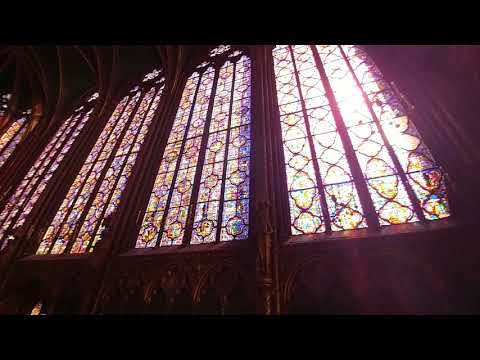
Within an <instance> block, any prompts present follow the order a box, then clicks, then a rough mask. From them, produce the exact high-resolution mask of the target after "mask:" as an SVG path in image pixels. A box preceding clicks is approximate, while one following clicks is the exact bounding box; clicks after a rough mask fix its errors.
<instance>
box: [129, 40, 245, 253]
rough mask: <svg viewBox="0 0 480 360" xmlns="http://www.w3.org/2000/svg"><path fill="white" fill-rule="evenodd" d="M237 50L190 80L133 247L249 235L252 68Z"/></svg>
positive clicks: (206, 240) (224, 239)
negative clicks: (187, 231) (186, 239)
mask: <svg viewBox="0 0 480 360" xmlns="http://www.w3.org/2000/svg"><path fill="white" fill-rule="evenodd" d="M228 50H229V47H228V48H223V47H219V48H218V51H217V53H215V54H214V55H218V54H220V53H223V52H225V51H228ZM233 54H235V55H234V56H231V55H233ZM241 55H242V53H241V52H238V51H235V52H232V54H230V55H229V58H231V59H232V60H229V61H226V62H224V63H223V64H221V66H220V67H219V68H218V69H216V70H215V69H214V68H212V67H209V68H206V69H205V71H204V72H203V73H201V74H198V73H193V74H192V75H191V76H190V77H189V79H188V80H187V83H186V85H185V89H184V92H183V95H182V99H181V101H180V105H179V108H178V111H177V115H176V117H175V120H174V123H173V126H172V130H171V132H170V135H169V138H168V140H167V145H166V148H165V151H164V155H163V159H162V162H161V164H160V169H159V172H158V175H157V178H156V179H155V184H154V187H153V191H152V193H151V195H150V200H149V203H148V206H147V210H146V212H145V215H144V218H143V222H142V225H141V228H140V232H139V235H138V238H137V242H136V247H137V248H144V247H154V246H168V245H180V244H182V243H183V242H185V240H184V239H185V237H187V236H188V237H190V243H191V244H199V243H207V242H215V241H228V240H234V239H245V238H247V237H248V223H249V219H248V216H249V208H248V207H249V183H250V180H249V176H250V174H249V166H250V146H251V137H250V125H249V124H250V78H251V75H250V60H249V59H248V58H247V57H246V56H241ZM235 57H236V59H235ZM206 65H208V63H205V64H203V65H202V66H201V67H205V66H206ZM211 95H213V96H211ZM201 159H203V162H202V164H201V166H199V164H198V163H199V161H200V160H201ZM196 178H198V179H199V183H198V184H196V183H195V181H196V180H195V179H196ZM194 189H196V192H195V191H194ZM194 201H195V204H193V205H192V203H193V202H194ZM189 219H192V220H191V227H192V229H191V233H190V234H187V233H186V230H187V225H188V220H189Z"/></svg>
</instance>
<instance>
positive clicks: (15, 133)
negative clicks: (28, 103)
mask: <svg viewBox="0 0 480 360" xmlns="http://www.w3.org/2000/svg"><path fill="white" fill-rule="evenodd" d="M26 125H27V118H26V117H25V116H22V117H21V118H20V119H18V120H16V121H14V122H13V124H12V125H10V127H9V128H8V130H7V131H6V132H5V133H4V134H3V135H2V137H0V167H2V166H3V164H5V162H6V161H7V159H8V158H9V157H10V155H12V153H13V151H14V150H15V148H16V146H17V145H18V144H19V143H20V141H21V140H22V139H23V137H24V135H25V132H26V131H27V126H26Z"/></svg>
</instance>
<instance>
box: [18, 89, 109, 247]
mask: <svg viewBox="0 0 480 360" xmlns="http://www.w3.org/2000/svg"><path fill="white" fill-rule="evenodd" d="M99 100H100V98H99V99H97V100H96V101H97V103H96V105H95V109H96V110H94V111H93V112H92V114H91V115H90V119H89V120H88V121H87V124H86V125H85V127H84V128H83V129H82V132H81V133H80V134H78V138H77V140H76V141H74V143H73V144H72V147H71V148H70V150H69V151H68V153H67V154H66V156H65V157H64V158H63V160H62V162H61V164H60V166H59V168H58V169H57V170H56V171H55V174H54V175H53V177H52V178H51V179H50V181H49V184H48V185H47V189H46V190H45V191H44V192H43V194H42V195H41V196H40V198H39V199H38V200H37V204H36V205H35V207H34V208H33V209H32V212H31V213H30V215H29V219H30V221H28V220H27V222H25V226H28V227H29V230H28V234H27V237H31V240H30V241H29V242H32V244H31V245H32V247H31V248H29V249H28V250H29V252H35V250H36V249H35V247H36V245H38V242H39V241H40V240H41V239H38V238H37V237H39V236H40V235H41V234H39V233H42V232H43V230H44V229H43V227H44V226H45V225H46V224H48V223H49V222H46V221H45V220H46V219H50V221H51V219H52V218H53V216H55V213H56V211H57V210H58V208H59V206H60V204H61V202H62V201H63V200H64V198H65V195H66V193H67V192H68V190H69V189H70V186H71V184H72V183H73V181H74V180H75V178H76V176H77V175H78V173H79V171H80V169H81V168H82V166H83V164H84V162H85V160H86V158H87V157H88V154H89V153H90V151H91V149H92V147H93V146H94V145H95V143H96V141H97V139H98V137H99V136H100V133H101V132H102V130H103V128H104V127H105V125H106V122H107V121H108V120H109V116H105V115H111V113H113V111H114V108H115V106H116V102H115V101H112V102H111V103H110V104H107V107H106V111H105V112H103V111H102V112H99V111H98V109H100V108H101V107H103V104H102V103H101V102H100V101H99ZM102 117H104V118H105V119H104V121H98V120H99V119H100V118H102ZM53 135H54V133H53V134H52V135H51V136H53ZM50 138H51V137H50ZM50 138H49V139H50ZM45 146H46V144H45ZM45 146H44V147H45ZM44 147H43V148H44ZM43 148H42V150H43ZM32 165H33V164H32ZM28 227H26V228H28Z"/></svg>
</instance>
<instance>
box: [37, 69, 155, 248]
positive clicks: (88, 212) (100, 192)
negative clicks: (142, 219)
mask: <svg viewBox="0 0 480 360" xmlns="http://www.w3.org/2000/svg"><path fill="white" fill-rule="evenodd" d="M160 73H161V71H160V70H154V71H153V72H152V73H150V74H147V75H146V76H145V78H144V79H143V80H144V81H142V83H141V85H138V86H135V87H134V88H133V89H132V90H131V91H130V92H129V94H127V95H126V96H125V97H124V98H123V99H122V100H121V101H120V102H119V103H118V105H117V106H116V108H115V110H114V111H113V113H112V115H111V116H110V118H109V119H108V121H107V123H106V125H105V127H104V128H103V130H102V132H101V134H100V136H99V137H98V139H97V141H96V143H95V145H94V146H93V148H92V150H91V151H90V153H89V155H88V157H87V159H86V160H85V163H84V164H83V166H82V168H81V170H80V172H79V174H78V175H77V177H76V178H75V180H74V182H73V184H72V186H71V187H70V189H69V191H68V193H67V195H66V197H65V199H64V201H63V203H62V204H61V206H60V208H59V209H58V211H57V213H56V215H55V217H54V219H53V220H52V222H51V224H50V226H49V227H48V229H47V231H46V233H45V235H44V236H43V240H42V242H41V244H40V246H39V248H38V250H37V254H62V253H86V252H91V251H93V249H94V247H95V244H96V243H97V242H98V241H99V239H100V235H101V233H102V231H103V221H104V219H105V218H106V217H108V216H109V215H110V214H112V213H113V212H114V211H115V210H116V209H117V207H118V206H119V204H120V200H121V195H122V192H123V190H124V188H125V186H126V184H127V180H128V178H129V176H130V175H131V172H132V168H133V166H134V164H135V161H136V158H137V155H138V152H139V150H140V148H141V146H142V144H143V142H144V140H145V137H146V135H147V133H148V131H149V128H150V125H151V123H152V120H153V117H154V114H155V112H156V110H157V108H158V105H159V103H160V98H161V95H162V91H163V87H164V78H163V77H160Z"/></svg>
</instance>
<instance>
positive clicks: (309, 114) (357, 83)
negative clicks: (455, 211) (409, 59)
mask: <svg viewBox="0 0 480 360" xmlns="http://www.w3.org/2000/svg"><path fill="white" fill-rule="evenodd" d="M273 59H274V69H275V76H276V87H277V100H278V107H279V113H280V121H281V129H282V137H283V150H284V157H285V168H286V178H287V185H288V201H289V205H290V206H289V209H290V219H291V232H292V234H293V235H298V234H306V233H319V232H324V231H327V232H329V231H339V230H347V229H357V228H362V227H367V226H369V227H370V226H371V227H377V226H379V225H391V224H401V223H409V222H414V221H425V220H435V219H440V218H444V217H447V216H449V205H448V200H447V194H446V190H445V180H444V173H443V171H442V170H441V168H440V167H439V166H438V165H436V163H435V161H434V160H433V158H432V156H431V154H430V152H429V151H428V149H427V148H426V146H425V145H424V143H423V141H422V139H421V137H420V135H419V134H418V132H417V130H416V129H415V126H414V125H413V123H412V121H411V120H410V119H409V117H408V114H407V112H406V111H405V106H404V104H402V99H401V98H400V97H399V96H398V95H397V93H396V92H395V91H394V89H392V87H391V86H390V84H388V83H387V82H386V81H385V80H384V79H383V76H382V74H381V73H380V71H379V70H378V69H377V68H376V66H375V65H374V64H373V62H372V61H371V59H370V58H369V57H368V56H367V55H366V54H365V52H364V51H363V50H362V49H360V48H359V47H358V46H343V45H342V46H336V45H318V46H310V45H304V46H286V45H285V46H277V47H276V48H275V49H274V50H273Z"/></svg>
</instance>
